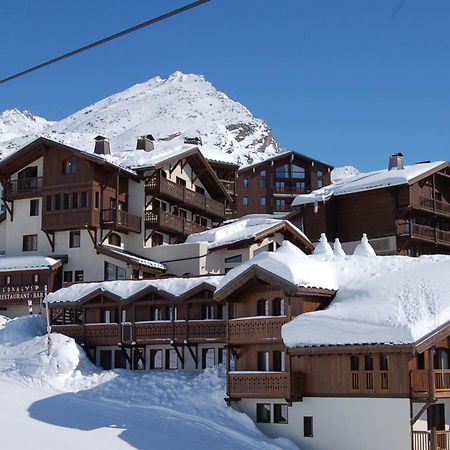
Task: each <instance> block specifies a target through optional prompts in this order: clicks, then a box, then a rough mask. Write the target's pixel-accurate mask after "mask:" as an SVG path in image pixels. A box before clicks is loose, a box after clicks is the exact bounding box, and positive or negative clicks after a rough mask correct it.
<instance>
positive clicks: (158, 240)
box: [151, 233, 164, 247]
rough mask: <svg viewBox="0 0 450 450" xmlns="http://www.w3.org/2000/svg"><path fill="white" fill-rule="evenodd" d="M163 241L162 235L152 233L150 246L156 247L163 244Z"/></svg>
mask: <svg viewBox="0 0 450 450" xmlns="http://www.w3.org/2000/svg"><path fill="white" fill-rule="evenodd" d="M163 242H164V236H163V235H162V234H160V233H153V234H152V241H151V243H152V247H158V246H159V245H163Z"/></svg>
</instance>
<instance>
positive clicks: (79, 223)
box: [42, 208, 100, 231]
mask: <svg viewBox="0 0 450 450" xmlns="http://www.w3.org/2000/svg"><path fill="white" fill-rule="evenodd" d="M86 226H87V227H96V228H97V227H99V226H100V211H99V210H96V209H92V208H80V209H63V210H59V211H50V212H47V211H43V212H42V231H58V230H70V229H81V228H84V227H86Z"/></svg>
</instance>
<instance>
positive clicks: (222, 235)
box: [186, 214, 312, 249]
mask: <svg viewBox="0 0 450 450" xmlns="http://www.w3.org/2000/svg"><path fill="white" fill-rule="evenodd" d="M282 226H286V227H288V228H289V229H290V230H291V231H292V232H293V233H295V234H297V235H298V236H299V237H301V238H302V239H303V240H305V242H307V243H310V241H309V239H308V238H307V237H306V236H305V234H304V233H303V232H302V231H301V230H299V229H298V228H297V227H296V226H295V225H293V224H292V223H291V222H289V221H288V220H281V219H277V218H274V217H273V216H271V215H269V214H249V215H247V216H244V217H241V218H240V219H237V220H232V221H229V222H228V223H226V224H224V225H222V226H220V227H217V228H213V229H211V230H207V231H202V232H201V233H195V234H191V235H190V236H188V237H187V239H186V243H187V244H193V243H197V242H206V243H207V244H208V248H209V249H214V248H217V247H223V246H226V245H231V244H236V243H238V242H241V241H246V240H248V239H257V238H258V237H259V236H261V235H266V234H267V233H268V232H270V231H271V230H273V229H277V228H280V227H282ZM311 245H312V244H311Z"/></svg>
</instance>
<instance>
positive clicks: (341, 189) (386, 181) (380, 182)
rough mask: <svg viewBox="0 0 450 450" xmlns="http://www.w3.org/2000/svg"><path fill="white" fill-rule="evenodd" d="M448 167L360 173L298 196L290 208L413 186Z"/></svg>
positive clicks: (441, 163)
mask: <svg viewBox="0 0 450 450" xmlns="http://www.w3.org/2000/svg"><path fill="white" fill-rule="evenodd" d="M448 166H449V163H448V162H445V161H435V162H431V163H419V164H414V165H411V166H405V168H404V169H401V170H397V169H393V170H377V171H375V172H367V173H360V174H358V175H353V176H350V177H346V178H343V179H342V180H339V181H336V182H335V183H331V184H330V185H328V186H325V187H323V188H321V189H317V190H315V191H313V192H311V193H310V194H303V195H298V196H297V197H295V199H294V201H293V202H292V206H293V207H294V206H301V205H305V204H308V203H317V202H322V201H326V200H328V199H329V198H331V197H332V196H340V195H348V194H354V193H357V192H363V191H369V190H373V189H383V188H390V187H392V186H400V185H403V184H413V183H415V182H416V181H418V180H420V179H422V178H425V177H427V176H429V175H430V174H432V173H434V172H437V171H439V170H441V169H443V168H445V167H448Z"/></svg>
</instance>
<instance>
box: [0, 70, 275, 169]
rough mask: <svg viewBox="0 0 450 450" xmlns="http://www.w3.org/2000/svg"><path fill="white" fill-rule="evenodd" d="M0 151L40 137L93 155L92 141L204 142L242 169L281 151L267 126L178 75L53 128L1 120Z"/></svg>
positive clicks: (20, 115)
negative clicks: (178, 138)
mask: <svg viewBox="0 0 450 450" xmlns="http://www.w3.org/2000/svg"><path fill="white" fill-rule="evenodd" d="M0 132H1V135H0V136H1V137H0V151H1V152H2V154H3V155H8V154H10V153H11V152H13V151H14V150H16V149H18V148H20V147H22V146H23V145H24V144H26V143H27V142H29V141H31V140H32V139H33V138H35V137H36V136H38V135H42V136H45V137H48V138H50V139H53V140H56V141H59V142H63V143H65V144H68V145H72V146H74V147H76V148H80V149H83V150H86V151H90V152H92V151H93V148H94V137H95V136H97V135H99V134H100V135H102V136H105V137H108V138H109V139H110V142H111V152H112V153H113V154H114V153H116V154H117V153H119V152H122V151H127V150H128V151H129V150H132V149H134V148H135V145H136V138H137V137H138V136H141V135H145V134H152V135H153V136H154V137H155V138H156V139H168V138H170V137H174V136H179V135H180V134H181V136H185V137H200V138H201V139H202V142H203V145H202V148H203V149H204V150H205V152H208V151H212V152H217V151H218V150H219V151H220V152H222V153H223V154H224V155H225V157H224V160H228V161H234V162H237V163H238V164H241V165H247V164H252V163H255V162H259V161H261V160H263V159H265V158H268V157H270V156H273V155H274V154H276V153H278V152H280V149H279V147H278V145H277V143H276V142H275V140H274V138H273V137H272V131H271V129H270V128H269V126H268V125H267V124H266V123H265V122H264V121H263V120H261V119H256V118H255V117H253V115H252V114H251V113H250V111H249V110H248V109H247V108H246V107H245V106H243V105H241V104H240V103H238V102H235V101H233V100H231V99H230V98H229V97H227V95H225V94H224V93H222V92H220V91H218V90H217V89H216V88H215V87H214V86H213V85H212V84H211V83H210V82H208V81H206V80H205V78H204V77H203V76H202V75H193V74H183V73H181V72H175V73H173V74H172V75H170V76H169V77H168V78H167V79H163V78H160V77H155V78H152V79H150V80H148V81H146V82H144V83H141V84H137V85H135V86H132V87H131V88H129V89H126V90H124V91H123V92H120V93H118V94H114V95H112V96H110V97H107V98H105V99H103V100H101V101H99V102H97V103H95V104H93V105H91V106H88V107H87V108H84V109H82V110H81V111H78V112H76V113H74V114H72V115H71V116H69V117H67V118H65V119H63V120H61V121H59V122H55V123H49V122H47V121H45V119H42V118H40V117H35V116H33V115H32V114H30V113H29V112H20V111H18V110H12V111H6V112H5V113H3V114H2V115H1V116H0Z"/></svg>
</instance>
